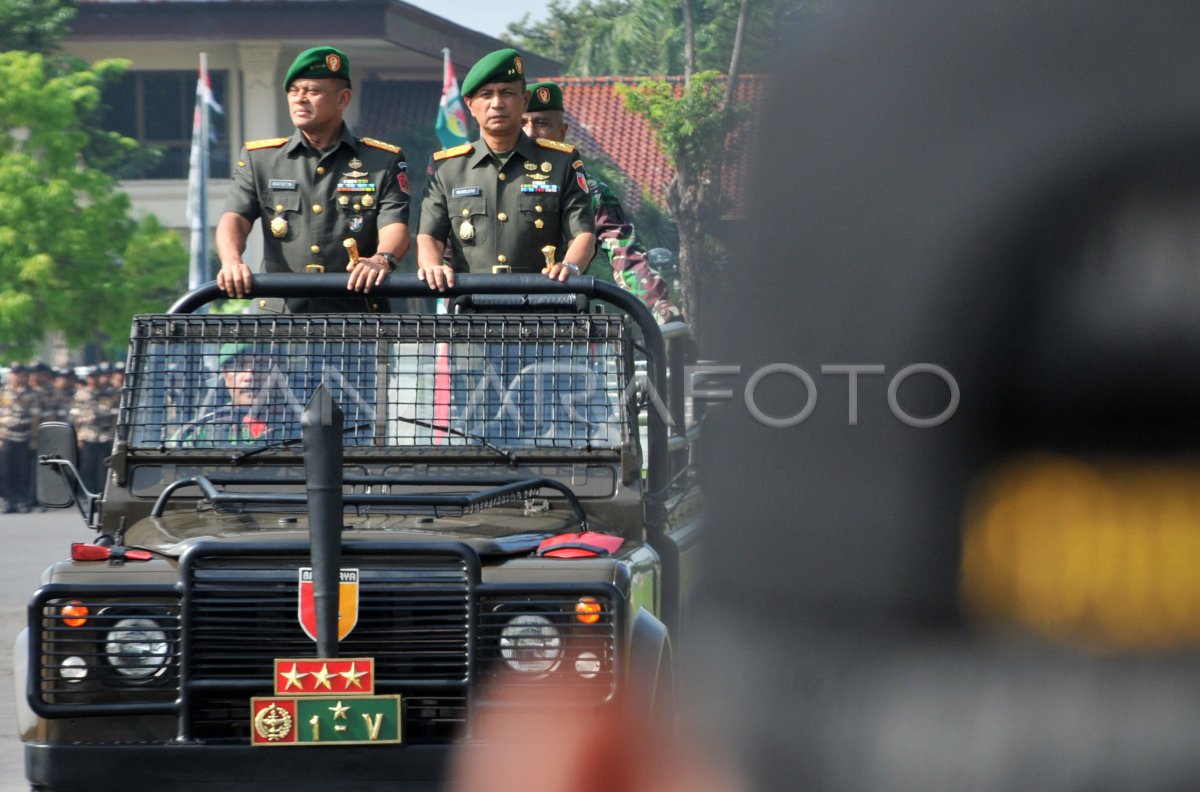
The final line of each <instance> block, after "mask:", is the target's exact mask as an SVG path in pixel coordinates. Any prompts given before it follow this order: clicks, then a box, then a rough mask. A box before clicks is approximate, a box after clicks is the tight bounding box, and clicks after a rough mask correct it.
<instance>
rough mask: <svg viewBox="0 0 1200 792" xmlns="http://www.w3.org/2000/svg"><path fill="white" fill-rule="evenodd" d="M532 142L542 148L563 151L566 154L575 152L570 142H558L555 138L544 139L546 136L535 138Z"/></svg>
mask: <svg viewBox="0 0 1200 792" xmlns="http://www.w3.org/2000/svg"><path fill="white" fill-rule="evenodd" d="M534 142H535V143H537V144H538V145H539V146H541V147H542V148H548V149H554V150H555V151H565V152H566V153H568V154H574V153H575V147H574V146H572V145H571V144H570V143H559V142H558V141H557V140H546V138H536V139H535V140H534Z"/></svg>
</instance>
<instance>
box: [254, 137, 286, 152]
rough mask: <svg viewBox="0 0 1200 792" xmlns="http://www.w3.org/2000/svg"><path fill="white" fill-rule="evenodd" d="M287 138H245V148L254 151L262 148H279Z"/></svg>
mask: <svg viewBox="0 0 1200 792" xmlns="http://www.w3.org/2000/svg"><path fill="white" fill-rule="evenodd" d="M287 142H288V139H287V138H267V139H266V140H247V141H246V150H247V151H254V150H255V149H264V148H279V147H280V146H282V145H283V144H284V143H287Z"/></svg>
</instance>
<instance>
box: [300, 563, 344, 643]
mask: <svg viewBox="0 0 1200 792" xmlns="http://www.w3.org/2000/svg"><path fill="white" fill-rule="evenodd" d="M297 614H298V618H299V620H300V626H301V627H302V628H304V634H305V635H307V636H308V637H309V638H311V639H313V640H314V641H315V640H317V605H316V600H315V599H314V597H313V572H312V567H301V568H300V602H299V607H298V608H297ZM357 624H358V570H357V569H343V570H342V571H341V572H340V573H339V575H338V640H339V641H340V640H342V639H343V638H345V637H346V636H347V635H349V634H350V631H351V630H353V629H354V627H355V625H357Z"/></svg>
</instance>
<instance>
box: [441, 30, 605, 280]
mask: <svg viewBox="0 0 1200 792" xmlns="http://www.w3.org/2000/svg"><path fill="white" fill-rule="evenodd" d="M521 68H522V67H521V62H520V56H518V55H517V53H516V51H515V50H500V51H499V52H495V53H492V54H490V55H488V56H486V57H484V58H483V59H481V60H480V62H479V63H477V64H476V65H475V66H474V67H472V69H471V71H470V72H468V74H467V77H466V78H465V79H464V80H463V93H464V94H465V95H470V94H472V93H474V91H475V89H477V88H478V87H479V86H480V85H483V84H484V83H488V82H507V81H513V80H518V79H520V75H521ZM594 231H595V225H594V221H593V217H592V207H591V201H590V198H589V196H588V186H587V174H586V173H585V172H584V168H583V162H582V161H581V160H580V158H579V154H578V153H577V152H576V151H575V147H574V146H571V145H568V144H566V143H558V142H556V141H552V140H540V139H539V140H534V139H533V138H530V137H529V136H528V135H526V134H525V133H524V132H522V133H521V136H520V138H519V139H518V141H517V145H516V147H515V148H514V149H513V151H512V152H510V153H509V156H508V157H507V159H506V160H505V161H504V162H503V163H501V161H500V159H499V158H498V157H497V156H496V155H495V154H493V153H492V152H491V151H489V150H488V147H487V145H486V144H485V143H484V142H483V141H482V140H477V141H475V142H474V143H465V144H463V145H461V146H456V147H455V148H451V149H446V150H444V151H439V152H437V153H435V154H434V155H433V159H432V160H431V161H430V164H429V179H428V182H427V183H426V186H425V193H424V195H423V197H422V200H421V225H420V229H419V233H422V234H429V235H430V236H432V237H433V238H434V239H437V240H443V241H445V243H446V250H447V258H448V259H449V260H450V262H451V263H452V264H453V266H454V269H455V271H457V272H467V271H470V272H485V273H488V272H492V268H493V267H494V266H496V265H507V266H509V267H511V268H512V271H513V272H540V271H541V270H542V268H543V267H544V266H545V265H546V259H545V257H544V256H543V254H542V248H543V246H546V245H552V246H554V248H555V250H556V253H555V260H556V261H561V260H562V258H563V254H564V253H565V252H566V249H567V245H568V243H569V242H570V240H571V239H573V238H575V237H576V236H578V235H579V234H583V233H592V232H594ZM575 263H577V264H581V263H582V262H575Z"/></svg>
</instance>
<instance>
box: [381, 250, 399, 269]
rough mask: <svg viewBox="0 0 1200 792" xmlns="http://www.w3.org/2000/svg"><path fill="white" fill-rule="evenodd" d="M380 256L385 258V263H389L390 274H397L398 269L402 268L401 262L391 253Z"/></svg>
mask: <svg viewBox="0 0 1200 792" xmlns="http://www.w3.org/2000/svg"><path fill="white" fill-rule="evenodd" d="M379 255H381V256H383V259H384V261H386V262H387V265H388V272H395V271H396V267H399V266H400V260H399V259H398V258H396V257H395V256H393V255H392V254H391V253H380V254H379Z"/></svg>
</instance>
